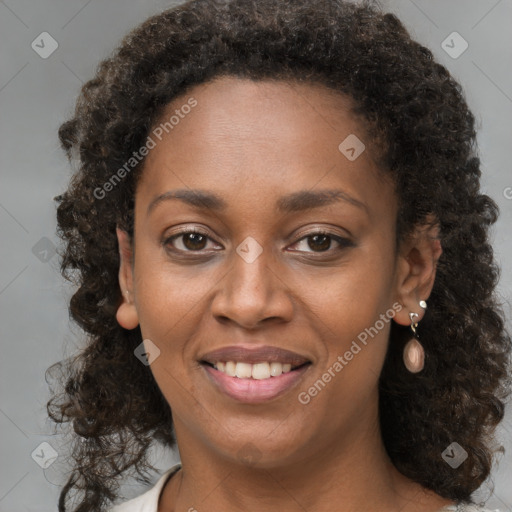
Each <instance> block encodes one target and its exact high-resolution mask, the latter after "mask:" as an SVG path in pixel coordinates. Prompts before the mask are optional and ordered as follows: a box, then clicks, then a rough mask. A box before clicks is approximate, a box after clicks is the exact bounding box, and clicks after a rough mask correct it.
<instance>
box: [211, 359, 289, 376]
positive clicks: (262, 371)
mask: <svg viewBox="0 0 512 512" xmlns="http://www.w3.org/2000/svg"><path fill="white" fill-rule="evenodd" d="M214 366H215V368H216V369H217V370H219V371H220V372H222V373H225V374H227V375H229V376H230V377H238V378H239V379H250V378H253V379H256V380H262V379H269V378H270V377H279V375H281V374H282V373H288V372H289V371H291V369H292V365H291V364H290V363H284V364H283V363H278V362H272V363H256V364H250V363H240V362H238V363H236V362H234V361H226V362H223V361H219V362H218V363H216V364H215V365H214Z"/></svg>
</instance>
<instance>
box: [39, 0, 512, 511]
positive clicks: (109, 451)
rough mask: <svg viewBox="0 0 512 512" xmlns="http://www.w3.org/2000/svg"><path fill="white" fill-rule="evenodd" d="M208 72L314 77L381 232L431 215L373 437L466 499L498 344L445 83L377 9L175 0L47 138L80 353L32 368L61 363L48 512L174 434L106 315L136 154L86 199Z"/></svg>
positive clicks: (322, 0) (477, 465)
mask: <svg viewBox="0 0 512 512" xmlns="http://www.w3.org/2000/svg"><path fill="white" fill-rule="evenodd" d="M221 75H230V76H236V77H245V78H250V79H253V80H288V81H293V80H295V81H301V82H306V83H307V82H317V83H322V84H324V85H325V86H327V87H329V88H330V89H333V90H336V91H339V92H340V93H341V94H344V95H347V96H349V97H350V98H352V100H353V103H354V105H355V107H354V111H353V113H354V115H357V116H359V117H360V118H362V119H364V120H365V121H366V126H367V127H368V133H367V139H365V140H368V141H371V140H373V141H374V142H373V143H374V146H375V147H379V148H380V150H381V151H380V154H381V159H380V162H379V165H380V167H381V169H382V173H385V174H386V175H389V176H391V177H392V179H393V181H394V183H395V185H396V191H397V197H398V201H399V214H398V217H397V237H398V240H399V241H401V240H403V239H404V238H405V237H406V235H407V234H408V233H410V232H411V231H412V229H413V228H414V227H415V226H417V225H418V224H421V223H422V222H424V221H425V219H426V218H427V215H428V214H431V215H432V216H433V218H435V219H436V221H437V222H438V223H439V226H440V239H441V243H442V247H443V253H442V256H441V258H440V260H439V264H438V270H437V277H436V280H435V284H434V288H433V291H432V294H431V295H430V297H429V301H428V302H429V307H428V310H427V312H426V315H425V317H424V319H423V321H422V322H421V325H420V331H421V340H422V344H423V345H424V348H425V351H426V362H425V368H424V370H423V371H422V372H421V373H419V374H415V375H413V374H411V373H409V372H408V371H407V370H406V369H405V368H404V366H403V363H402V360H401V357H402V356H401V354H402V350H403V346H404V343H405V342H406V339H407V337H408V329H407V328H404V327H401V326H399V325H397V324H396V323H394V322H393V323H392V324H393V325H392V329H391V335H390V340H389V349H388V353H387V357H386V361H385V364H384V368H383V371H382V375H381V379H380V421H381V430H382V436H383V441H384V444H385V447H386V450H387V452H388V454H389V456H390V458H391V460H392V461H393V463H394V464H395V466H396V467H397V468H398V470H399V471H401V472H402V473H403V474H404V475H406V476H407V477H409V478H411V479H412V480H414V481H416V482H419V483H420V484H422V485H423V486H425V487H427V488H430V489H433V490H434V491H435V492H437V493H438V494H440V495H441V496H444V497H446V498H450V499H454V500H459V501H470V500H471V493H472V492H473V491H474V490H475V489H477V488H478V487H479V486H480V484H481V483H482V482H483V481H484V479H485V478H486V477H487V476H488V474H489V472H490V469H491V465H492V455H493V450H492V449H491V441H492V434H493V431H494V429H495V427H496V425H497V424H498V423H499V422H500V420H501V419H502V417H503V411H504V400H505V398H506V397H507V396H508V393H509V389H510V380H509V377H508V368H509V363H510V349H511V339H510V336H509V335H508V333H507V332H506V331H505V328H504V316H503V313H502V311H501V309H500V306H499V304H498V301H497V297H496V295H495V287H496V284H497V280H498V274H499V272H498V268H497V267H496V265H495V263H494V261H493V251H492V248H491V246H490V244H489V241H488V228H489V226H490V225H492V224H493V223H494V222H495V221H496V218H497V215H498V208H497V205H496V204H495V202H494V201H493V200H492V199H491V198H489V197H488V196H487V195H485V194H481V193H480V185H479V179H480V174H481V171H480V162H479V159H478V157H477V156H476V146H475V128H474V118H473V115H472V114H471V112H470V111H469V110H468V107H467V105H466V102H465V100H464V97H463V93H462V91H461V88H460V86H459V84H458V83H457V82H456V81H454V80H453V78H452V77H451V76H450V74H449V73H448V71H447V70H446V69H445V68H444V67H443V66H441V65H440V64H438V63H436V62H435V61H434V60H433V57H432V53H431V52H430V51H429V50H428V49H427V48H425V47H423V46H421V45H420V44H418V43H417V42H415V41H413V40H411V38H410V36H409V34H408V33H407V31H406V30H405V28H404V27H403V26H402V24H401V23H400V21H399V20H398V19H397V18H396V17H395V16H394V15H392V14H383V13H382V12H380V10H379V9H377V8H375V7H371V6H369V5H356V4H353V3H349V2H344V1H342V0H233V1H225V2H222V1H213V0H192V1H189V2H186V3H185V4H183V5H180V6H178V7H175V8H172V9H169V10H166V11H164V12H162V13H160V14H157V15H155V16H153V17H151V18H149V19H148V20H147V21H145V22H144V23H143V24H141V25H140V26H139V27H137V28H135V29H134V30H133V31H132V32H131V33H129V34H128V35H127V36H126V37H125V38H124V40H123V41H122V43H121V45H120V46H119V47H118V48H117V49H116V51H115V52H114V53H113V54H112V56H111V57H110V58H108V59H106V60H104V61H103V62H101V64H100V65H99V68H98V70H97V73H96V75H95V77H94V78H93V79H92V80H90V81H88V82H87V83H86V84H85V85H84V86H83V88H82V90H81V93H80V95H79V97H78V100H77V104H76V110H75V113H74V116H73V117H72V118H71V119H69V120H68V121H66V122H65V123H63V124H62V126H61V127H60V130H59V137H60V141H61V144H62V146H63V148H64V150H65V151H66V152H67V155H68V157H69V159H70V161H71V162H72V163H76V166H77V170H76V173H75V174H74V176H73V178H72V180H71V183H70V185H69V188H68V189H67V190H66V191H65V192H64V193H63V194H62V195H61V196H59V197H58V198H57V199H58V201H59V206H58V228H59V234H60V236H61V238H62V239H63V241H64V243H65V246H64V249H63V251H62V272H63V275H64V276H66V277H67V278H69V279H71V280H72V281H73V282H74V283H75V284H76V285H77V289H76V291H75V293H74V295H73V297H72V299H71V302H70V313H71V316H72V318H73V319H74V320H75V321H76V322H77V323H78V325H79V326H80V327H81V328H82V329H83V330H84V331H85V333H86V334H87V344H86V345H85V347H84V348H83V350H81V351H80V352H79V353H77V354H76V355H75V356H74V357H72V358H69V359H68V360H64V361H61V362H59V363H57V364H56V365H54V366H53V367H52V368H50V369H49V370H53V369H55V368H56V367H58V368H59V369H61V371H62V380H63V390H62V392H60V393H58V394H55V395H54V396H52V398H51V400H50V401H49V402H48V412H49V415H50V417H51V418H52V420H53V421H55V422H57V423H66V422H69V424H70V425H72V427H73V430H72V434H73V435H74V436H75V441H74V443H73V449H72V458H73V459H74V469H73V472H72V474H71V476H70V478H69V480H68V482H67V484H66V485H65V486H64V488H63V490H62V492H61V496H60V502H59V511H61V512H64V511H65V510H75V511H76V512H85V511H95V512H97V511H99V510H103V508H104V507H105V506H106V505H107V504H108V502H109V501H112V500H114V499H115V498H116V490H117V488H118V480H119V479H120V478H121V476H122V475H123V474H125V473H126V474H127V473H128V472H129V471H132V470H134V471H135V474H136V475H138V477H137V478H138V479H141V480H142V481H145V482H148V480H147V478H146V476H145V475H146V473H147V471H148V469H150V468H151V469H154V468H153V467H152V466H151V465H150V463H149V459H148V448H149V447H150V446H151V445H152V444H153V443H154V442H155V441H156V442H159V443H161V444H162V445H163V446H167V447H171V446H173V445H174V443H175V438H174V436H173V431H172V414H171V410H170V407H169V405H168V403H167V402H166V400H165V399H164V397H163V395H162V393H161V391H160V390H159V388H158V386H157V384H156V382H155V380H154V378H153V376H152V373H151V370H150V368H149V367H148V366H145V365H143V364H141V363H140V361H139V360H138V359H137V358H136V357H135V356H134V353H133V351H134V349H135V348H136V347H137V346H138V345H139V344H140V343H141V341H142V338H141V333H140V330H139V329H138V328H137V329H135V330H133V331H126V330H124V329H123V328H122V327H120V326H119V324H118V323H117V321H116V318H115V313H116V310H117V307H118V306H119V304H120V302H121V293H120V288H119V283H118V269H119V255H118V246H117V239H116V234H115V228H116V225H119V226H120V227H121V228H122V229H124V230H126V231H127V232H128V233H130V234H132V233H133V204H134V192H135V186H136V182H137V176H138V174H139V173H140V170H141V168H142V164H143V161H142V162H141V164H139V165H137V166H136V167H135V168H134V170H133V171H132V172H130V173H127V175H126V176H125V177H123V179H122V180H121V181H120V182H119V183H117V184H116V186H115V187H113V189H112V190H111V191H109V192H108V193H107V194H106V195H105V197H102V198H99V197H98V196H99V194H98V192H97V191H98V189H99V188H101V187H102V186H103V185H104V183H105V182H107V181H108V180H109V179H110V178H111V176H112V174H113V172H115V171H116V170H117V169H119V168H121V167H122V166H123V165H124V164H125V162H126V161H127V160H128V159H129V158H130V156H131V155H132V153H133V151H136V150H138V149H139V148H140V147H141V146H143V145H144V142H145V141H146V138H147V137H148V134H149V133H150V130H151V129H152V127H153V126H154V125H155V123H156V122H157V120H158V119H159V117H160V116H161V115H162V112H163V109H164V107H165V106H166V105H167V104H168V103H169V101H171V100H172V99H174V98H176V97H178V96H181V95H184V94H185V93H186V92H187V91H188V90H189V89H190V87H192V86H193V85H195V84H201V83H205V82H207V81H208V80H210V79H212V78H214V77H217V76H221ZM248 122H250V120H248ZM340 142H341V141H340ZM95 191H96V192H95ZM121 383H122V385H121ZM452 441H457V443H459V444H460V445H461V446H462V447H463V448H464V449H465V450H466V451H467V452H468V459H467V460H466V461H465V462H464V463H463V464H462V465H460V466H459V467H458V468H457V469H453V468H451V467H450V466H449V465H448V464H446V462H445V461H444V460H443V459H442V457H441V453H442V452H443V450H444V449H445V448H446V447H447V446H448V445H449V444H450V443H451V442H452ZM71 491H76V492H77V493H81V494H80V501H79V504H78V505H77V506H76V508H73V509H70V508H68V507H67V506H65V504H66V503H67V500H68V499H69V497H70V495H71V494H72V493H71Z"/></svg>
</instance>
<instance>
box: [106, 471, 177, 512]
mask: <svg viewBox="0 0 512 512" xmlns="http://www.w3.org/2000/svg"><path fill="white" fill-rule="evenodd" d="M180 468H181V464H180V463H178V464H175V465H174V466H173V467H172V468H170V469H168V470H167V471H166V472H165V473H164V474H163V475H162V476H161V477H160V478H159V479H158V481H157V482H156V484H155V485H154V486H153V487H152V488H151V489H149V491H147V492H145V493H144V494H141V495H140V496H137V497H136V498H133V499H132V500H129V501H126V502H125V503H121V504H119V505H116V506H115V507H114V508H112V509H110V512H158V499H159V498H160V494H161V493H162V491H163V488H164V486H165V484H166V483H167V480H168V479H169V478H171V476H172V475H173V474H174V473H176V471H178V469H180Z"/></svg>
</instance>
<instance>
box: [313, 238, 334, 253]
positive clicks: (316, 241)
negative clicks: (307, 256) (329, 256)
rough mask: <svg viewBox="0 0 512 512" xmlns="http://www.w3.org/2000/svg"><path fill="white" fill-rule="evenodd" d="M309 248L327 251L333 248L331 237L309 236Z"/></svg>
mask: <svg viewBox="0 0 512 512" xmlns="http://www.w3.org/2000/svg"><path fill="white" fill-rule="evenodd" d="M307 238H308V240H309V241H308V247H309V248H310V249H313V250H319V251H321V252H323V251H327V249H329V248H330V247H331V237H330V236H328V235H312V236H308V237H307Z"/></svg>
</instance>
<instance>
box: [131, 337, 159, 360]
mask: <svg viewBox="0 0 512 512" xmlns="http://www.w3.org/2000/svg"><path fill="white" fill-rule="evenodd" d="M133 353H134V354H135V357H136V358H137V359H138V360H139V361H140V362H141V363H142V364H143V365H145V366H149V365H150V364H151V363H152V362H153V361H154V360H155V359H156V358H157V357H159V356H160V349H159V348H158V347H157V346H156V345H155V344H154V343H153V342H152V341H151V340H150V339H146V340H144V341H143V342H142V343H141V344H140V345H138V346H137V348H136V349H135V350H134V351H133Z"/></svg>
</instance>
